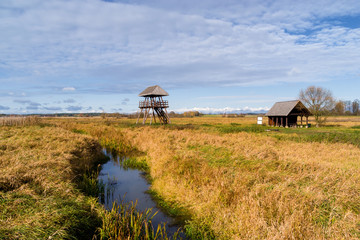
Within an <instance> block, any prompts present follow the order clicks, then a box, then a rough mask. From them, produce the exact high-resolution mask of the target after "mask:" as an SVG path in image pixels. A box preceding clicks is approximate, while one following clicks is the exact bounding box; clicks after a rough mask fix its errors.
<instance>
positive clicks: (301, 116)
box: [300, 115, 303, 127]
mask: <svg viewBox="0 0 360 240" xmlns="http://www.w3.org/2000/svg"><path fill="white" fill-rule="evenodd" d="M300 119H301V124H300V125H301V127H302V125H303V116H302V115H301V118H300Z"/></svg>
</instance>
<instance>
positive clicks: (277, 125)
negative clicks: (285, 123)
mask: <svg viewBox="0 0 360 240" xmlns="http://www.w3.org/2000/svg"><path fill="white" fill-rule="evenodd" d="M275 126H276V127H277V126H278V117H276V124H275Z"/></svg>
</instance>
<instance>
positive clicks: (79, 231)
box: [0, 125, 101, 239]
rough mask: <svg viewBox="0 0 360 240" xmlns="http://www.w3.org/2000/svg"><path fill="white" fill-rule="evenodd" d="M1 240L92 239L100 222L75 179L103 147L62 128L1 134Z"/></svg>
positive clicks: (16, 129)
mask: <svg viewBox="0 0 360 240" xmlns="http://www.w3.org/2000/svg"><path fill="white" fill-rule="evenodd" d="M0 146H2V147H1V150H0V209H1V211H0V239H48V238H51V239H80V238H83V239H84V238H86V239H91V238H92V236H93V234H94V232H95V229H96V227H97V226H99V224H100V222H101V220H100V218H99V216H98V213H97V211H96V205H97V204H96V200H94V198H91V197H87V196H85V195H83V194H82V193H81V192H80V191H79V190H78V188H77V182H76V181H74V180H75V179H76V176H77V175H78V174H80V173H81V169H83V170H85V169H86V168H87V167H89V168H90V166H91V165H92V164H93V163H94V161H96V159H97V158H98V156H99V155H98V154H99V149H100V145H98V144H97V143H96V142H95V141H94V140H92V139H90V138H88V137H79V136H78V135H75V134H71V133H70V132H68V131H65V130H63V129H60V128H53V127H44V126H37V125H34V126H23V127H1V128H0Z"/></svg>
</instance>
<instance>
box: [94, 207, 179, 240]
mask: <svg viewBox="0 0 360 240" xmlns="http://www.w3.org/2000/svg"><path fill="white" fill-rule="evenodd" d="M136 205H137V202H135V203H134V202H130V203H127V202H121V203H120V204H117V203H116V202H114V204H113V207H112V209H111V210H110V211H103V214H102V219H103V223H102V226H101V228H99V230H98V233H99V238H100V239H144V240H153V239H164V240H166V239H179V237H178V232H176V233H175V234H174V235H173V236H168V234H167V231H166V227H165V225H159V226H157V228H156V229H155V228H154V227H153V224H152V218H153V217H154V216H155V215H156V214H157V212H156V213H152V210H151V209H147V210H146V211H143V212H141V211H138V210H137V209H136Z"/></svg>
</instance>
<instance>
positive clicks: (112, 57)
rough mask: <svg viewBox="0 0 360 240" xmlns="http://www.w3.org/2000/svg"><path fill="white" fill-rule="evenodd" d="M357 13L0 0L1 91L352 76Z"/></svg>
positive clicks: (87, 90)
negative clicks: (0, 0)
mask: <svg viewBox="0 0 360 240" xmlns="http://www.w3.org/2000/svg"><path fill="white" fill-rule="evenodd" d="M359 22H360V2H359V1H357V0H345V1H328V0H319V1H315V2H314V1H298V2H294V1H286V0H278V1H260V0H255V1H235V0H225V1H217V0H216V1H215V0H208V1H195V2H194V1H190V0H183V1H181V2H179V1H175V0H151V1H145V0H130V1H100V0H85V1H83V0H73V1H65V0H53V1H40V0H28V1H20V0H15V1H2V2H1V3H0V31H1V33H2V34H1V36H0V83H1V85H2V86H3V88H2V89H1V90H0V96H2V95H9V93H10V92H11V93H14V92H24V93H26V94H27V95H29V96H38V95H41V94H43V95H49V94H51V95H61V94H65V93H66V94H75V93H77V94H119V93H138V92H140V91H141V90H143V89H144V87H146V86H148V85H152V84H160V85H161V86H163V87H164V88H166V89H170V90H171V89H186V88H189V87H202V86H206V87H214V88H216V87H248V86H273V85H276V84H283V83H297V82H314V81H315V82H316V81H318V82H319V81H325V80H331V79H337V78H343V77H344V76H346V79H351V78H353V77H354V76H358V74H359V67H358V63H359V61H360V54H359V51H358V49H360V24H359ZM122 105H129V104H128V101H122ZM28 107H29V108H31V107H33V108H36V106H34V105H29V104H28ZM62 107H63V108H64V109H65V108H69V107H66V106H62ZM84 108H85V107H84Z"/></svg>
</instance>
